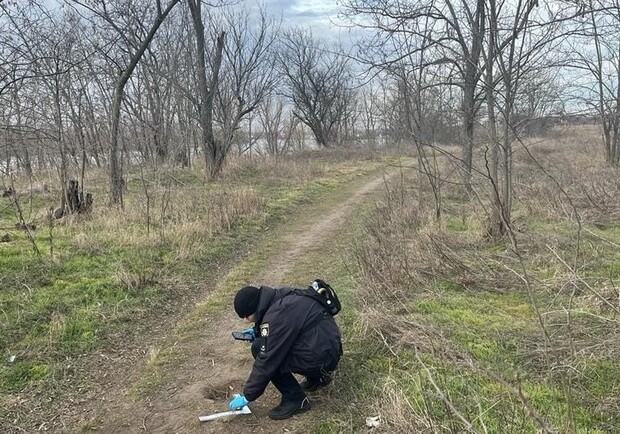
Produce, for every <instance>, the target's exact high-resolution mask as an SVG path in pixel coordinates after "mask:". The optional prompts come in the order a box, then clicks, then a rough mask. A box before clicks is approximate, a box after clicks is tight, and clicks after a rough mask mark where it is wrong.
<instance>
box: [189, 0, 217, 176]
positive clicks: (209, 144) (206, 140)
mask: <svg viewBox="0 0 620 434" xmlns="http://www.w3.org/2000/svg"><path fill="white" fill-rule="evenodd" d="M187 4H188V6H189V9H190V12H191V14H192V23H193V26H194V34H195V38H196V80H197V87H198V99H197V100H195V102H196V103H197V104H198V113H199V114H200V127H201V130H202V148H203V152H204V155H205V164H206V169H207V172H208V174H209V177H211V178H213V177H215V176H217V174H218V173H219V170H220V168H221V165H220V162H221V161H223V158H222V156H221V152H220V150H221V146H220V145H219V144H218V143H217V141H216V138H215V135H214V133H213V104H214V98H215V92H216V90H217V88H218V86H219V80H220V68H221V66H222V53H223V51H224V36H225V32H223V31H220V32H219V33H218V34H217V36H216V43H215V52H214V56H213V62H212V64H211V65H210V71H211V78H210V79H208V76H207V67H208V65H207V59H206V49H207V47H206V36H205V26H204V22H203V16H202V2H201V0H188V2H187Z"/></svg>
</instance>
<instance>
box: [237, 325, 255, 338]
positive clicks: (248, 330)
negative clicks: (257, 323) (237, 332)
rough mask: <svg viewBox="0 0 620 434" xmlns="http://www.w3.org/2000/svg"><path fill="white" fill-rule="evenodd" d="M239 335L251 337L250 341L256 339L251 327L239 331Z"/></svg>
mask: <svg viewBox="0 0 620 434" xmlns="http://www.w3.org/2000/svg"><path fill="white" fill-rule="evenodd" d="M241 333H245V334H246V335H251V336H252V339H256V334H255V333H254V328H253V327H250V328H249V329H245V330H241Z"/></svg>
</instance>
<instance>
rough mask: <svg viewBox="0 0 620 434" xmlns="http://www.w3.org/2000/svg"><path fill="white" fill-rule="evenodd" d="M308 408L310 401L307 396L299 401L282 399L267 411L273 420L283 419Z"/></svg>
mask: <svg viewBox="0 0 620 434" xmlns="http://www.w3.org/2000/svg"><path fill="white" fill-rule="evenodd" d="M308 410H310V401H309V400H308V398H307V397H304V399H303V400H301V401H285V400H284V399H282V401H281V402H280V405H278V406H277V407H275V408H273V409H272V410H271V411H270V412H269V417H270V418H272V419H275V420H283V419H288V418H289V417H291V416H294V415H296V414H297V413H303V412H304V411H308Z"/></svg>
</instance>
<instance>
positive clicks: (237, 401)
mask: <svg viewBox="0 0 620 434" xmlns="http://www.w3.org/2000/svg"><path fill="white" fill-rule="evenodd" d="M248 403H249V402H248V400H247V399H245V396H243V395H235V397H234V398H233V399H232V401H230V402H229V403H228V406H229V407H230V409H231V410H236V409H238V408H241V407H245V406H246V405H248Z"/></svg>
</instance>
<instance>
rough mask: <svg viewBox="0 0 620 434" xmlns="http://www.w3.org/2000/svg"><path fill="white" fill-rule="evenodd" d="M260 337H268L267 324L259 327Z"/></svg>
mask: <svg viewBox="0 0 620 434" xmlns="http://www.w3.org/2000/svg"><path fill="white" fill-rule="evenodd" d="M260 335H261V337H263V338H265V337H267V336H269V323H264V324H261V325H260Z"/></svg>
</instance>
